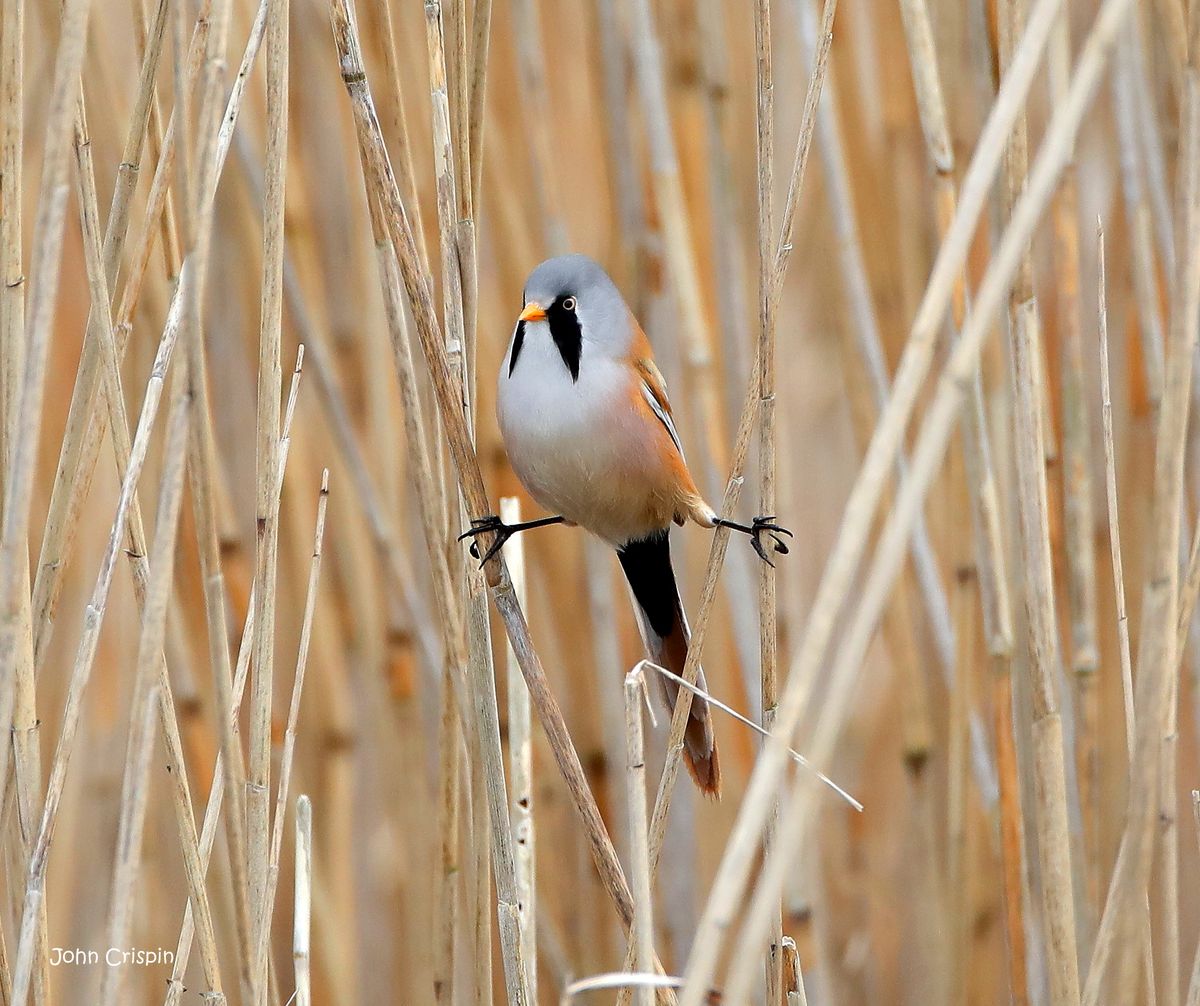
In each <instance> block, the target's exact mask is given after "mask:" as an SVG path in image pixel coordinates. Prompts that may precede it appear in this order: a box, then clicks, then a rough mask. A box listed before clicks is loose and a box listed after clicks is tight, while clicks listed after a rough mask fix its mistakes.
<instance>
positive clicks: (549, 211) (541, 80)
mask: <svg viewBox="0 0 1200 1006" xmlns="http://www.w3.org/2000/svg"><path fill="white" fill-rule="evenodd" d="M613 6H614V7H615V6H616V5H615V4H614V5H613ZM512 22H513V37H514V42H515V44H516V49H517V67H518V71H519V72H518V74H517V85H518V94H519V95H520V102H521V108H522V122H523V123H524V124H525V126H526V127H527V129H526V132H525V134H524V135H525V136H526V137H527V138H528V147H529V154H530V167H531V168H532V170H533V178H534V182H533V185H532V188H533V191H534V192H535V194H536V197H537V209H536V211H535V219H536V220H537V221H538V222H539V223H540V225H541V230H542V241H543V243H544V245H545V249H546V252H547V253H548V256H552V255H561V254H563V253H564V252H566V251H567V250H568V249H569V248H570V245H569V243H568V241H567V225H566V223H565V222H564V220H563V218H562V213H561V207H562V196H561V194H560V192H559V186H558V174H557V172H556V171H555V167H554V154H555V147H554V141H553V138H552V134H551V127H552V126H553V122H552V120H551V115H550V99H549V95H548V94H547V92H546V75H545V72H544V70H543V64H544V62H545V49H544V47H543V35H542V27H541V19H540V18H539V16H538V10H537V0H514V3H513V5H512Z"/></svg>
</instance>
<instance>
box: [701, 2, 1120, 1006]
mask: <svg viewBox="0 0 1200 1006" xmlns="http://www.w3.org/2000/svg"><path fill="white" fill-rule="evenodd" d="M1128 3H1129V0H1107V2H1106V4H1105V5H1104V6H1103V7H1102V9H1101V11H1100V14H1099V15H1098V17H1097V20H1096V23H1095V25H1094V27H1093V29H1092V32H1091V34H1090V35H1089V37H1088V41H1087V43H1086V44H1085V46H1084V49H1083V51H1082V54H1081V56H1080V59H1079V62H1078V64H1077V70H1076V73H1075V75H1074V77H1073V78H1072V81H1071V86H1070V88H1069V91H1068V95H1067V98H1066V100H1064V102H1063V103H1062V104H1061V105H1059V106H1058V108H1057V109H1056V111H1055V114H1054V116H1053V117H1052V118H1051V121H1050V124H1049V126H1048V128H1047V131H1046V137H1045V140H1044V141H1043V145H1042V149H1041V151H1040V153H1039V156H1038V160H1037V162H1036V164H1035V166H1034V170H1033V172H1032V174H1031V175H1030V180H1029V186H1028V188H1027V189H1026V191H1025V193H1024V195H1023V196H1022V197H1021V199H1020V200H1019V201H1018V203H1017V205H1016V208H1015V210H1014V213H1013V218H1012V222H1011V223H1010V225H1009V227H1008V230H1007V231H1006V233H1005V235H1004V238H1003V240H1002V241H1001V244H1000V247H999V249H998V252H997V255H996V257H995V259H994V261H993V263H992V265H991V266H990V267H989V269H988V272H987V274H986V275H985V277H984V281H983V283H982V285H981V287H980V291H979V297H978V301H977V304H976V308H975V312H974V313H973V314H972V316H971V318H970V320H969V322H968V324H967V326H966V327H965V328H964V330H963V334H962V336H961V338H960V340H959V342H958V344H957V345H956V346H955V348H954V351H953V353H952V355H951V358H950V361H949V363H948V364H947V370H946V373H945V374H944V376H943V378H942V380H941V381H940V382H939V386H938V391H937V395H936V397H935V398H934V401H933V403H932V404H931V405H930V408H929V411H928V412H927V413H926V418H925V421H924V422H923V424H922V428H921V435H920V437H919V439H918V441H917V450H916V451H914V454H913V468H912V472H911V477H910V479H909V480H908V481H907V482H906V483H905V485H904V486H903V487H902V488H901V491H900V493H899V494H898V495H897V500H896V504H895V507H894V509H893V511H892V515H891V517H890V518H889V520H888V523H887V526H886V528H885V530H884V533H883V536H882V538H881V540H880V545H879V548H878V552H877V558H876V562H875V564H874V566H873V568H872V571H871V574H870V577H869V580H868V582H867V584H866V588H865V590H864V592H863V593H861V594H860V602H859V606H858V607H857V609H856V623H855V625H854V626H853V627H852V628H851V630H850V635H849V636H848V637H847V642H846V644H845V647H844V649H843V651H842V656H841V658H839V661H838V666H837V667H835V669H834V671H833V674H832V677H831V678H830V680H831V681H835V682H836V681H838V679H839V678H840V677H841V674H843V673H846V669H847V668H848V669H849V673H850V674H851V675H853V673H854V672H855V671H856V670H857V669H858V666H859V664H860V660H859V658H860V656H861V652H862V650H863V649H865V646H866V640H869V639H870V636H871V629H872V628H873V626H874V624H875V619H876V618H877V616H878V613H879V611H880V610H881V609H882V606H883V603H884V600H885V598H886V595H887V588H888V587H890V584H891V580H892V577H893V576H894V574H895V573H896V571H897V569H898V566H899V562H900V559H901V557H902V555H903V550H904V548H905V543H906V541H907V536H908V531H909V530H910V529H911V526H912V524H911V521H912V520H914V519H915V516H916V512H917V511H918V510H919V509H920V505H921V501H922V499H923V495H924V493H925V491H926V490H927V488H928V485H929V483H930V482H931V481H932V478H933V475H934V473H935V471H936V469H937V466H938V461H939V459H940V457H941V454H942V451H943V450H944V448H945V445H946V443H947V441H948V439H949V435H950V430H951V428H952V426H953V423H954V419H955V417H956V415H957V412H958V409H959V407H960V406H961V403H962V398H963V395H964V393H965V390H966V389H968V388H969V387H970V382H971V380H972V375H973V374H974V371H975V367H976V361H977V360H978V356H979V351H980V349H981V348H982V344H983V340H984V337H985V335H986V334H987V323H989V322H990V321H991V319H992V317H993V313H994V312H995V310H996V309H997V308H998V307H999V305H1000V302H1001V300H1002V299H1003V297H1004V295H1005V293H1006V290H1007V285H1008V283H1009V281H1010V280H1011V278H1012V276H1013V274H1014V273H1015V270H1016V266H1017V264H1018V260H1019V258H1020V256H1021V254H1022V250H1023V247H1024V244H1025V243H1026V242H1027V241H1028V238H1029V235H1030V234H1031V233H1032V231H1033V228H1034V225H1035V224H1036V222H1037V219H1038V217H1039V216H1040V213H1041V211H1042V210H1043V209H1044V207H1045V205H1046V203H1047V202H1048V200H1049V197H1050V194H1051V189H1052V187H1053V185H1054V183H1055V181H1056V179H1057V175H1058V172H1059V170H1060V169H1061V165H1062V163H1063V160H1064V154H1065V147H1064V144H1065V142H1069V141H1070V140H1072V139H1073V138H1074V135H1075V133H1076V131H1077V130H1078V128H1079V123H1080V121H1081V120H1082V117H1083V113H1084V111H1085V110H1086V108H1087V107H1088V104H1089V102H1090V99H1091V97H1092V94H1093V92H1094V89H1095V86H1096V84H1097V82H1098V80H1099V76H1100V72H1101V70H1102V69H1103V66H1104V63H1105V61H1106V58H1107V55H1108V50H1109V48H1110V47H1111V43H1112V40H1113V39H1114V37H1115V35H1116V32H1117V29H1118V28H1119V27H1120V25H1121V23H1122V19H1123V16H1124V14H1125V13H1126V11H1127V9H1128ZM1057 6H1058V0H1039V3H1038V4H1037V6H1036V7H1035V8H1034V11H1033V13H1032V15H1031V17H1030V19H1029V22H1028V26H1027V28H1026V32H1025V35H1024V36H1023V38H1022V40H1021V42H1020V43H1019V45H1018V46H1017V48H1016V54H1015V56H1014V59H1013V63H1012V66H1011V68H1010V71H1009V73H1008V74H1007V75H1006V77H1005V79H1004V82H1003V83H1002V85H1001V88H1000V92H999V94H998V96H997V99H996V102H995V104H994V105H993V107H992V111H991V113H990V116H989V119H988V122H987V124H986V125H985V127H984V131H983V135H982V136H981V138H980V141H979V144H978V146H977V148H976V153H975V156H974V157H973V159H972V163H971V166H970V167H969V168H968V170H967V174H966V177H965V179H964V184H963V188H962V200H961V202H960V204H959V208H958V211H957V214H956V216H955V220H954V222H953V223H952V224H951V226H950V229H949V231H948V234H947V238H946V240H945V241H944V242H943V243H942V246H941V248H940V250H939V252H938V257H937V259H936V261H935V263H934V268H933V273H932V275H931V277H930V282H929V285H928V287H927V289H926V292H925V296H924V298H923V301H922V305H921V308H920V310H919V312H918V315H917V318H916V320H915V322H914V325H913V331H912V333H911V334H910V337H909V344H908V346H907V347H906V349H905V353H904V357H903V358H902V360H901V364H900V368H899V370H898V372H897V376H896V381H895V384H894V391H893V395H892V398H891V399H890V400H889V402H888V408H887V409H886V410H885V413H884V415H883V416H882V417H881V419H880V422H879V425H878V427H877V428H876V434H875V437H874V438H873V439H872V443H871V447H870V448H869V449H868V452H867V458H866V460H865V461H864V463H863V466H862V468H861V469H860V472H859V477H858V479H857V481H856V484H855V488H854V490H853V491H852V493H851V497H850V500H849V502H848V503H847V506H846V511H845V516H844V518H843V524H842V531H841V534H840V535H839V539H838V542H837V544H836V545H835V547H834V551H833V554H832V555H831V557H830V560H829V563H828V565H827V566H826V571H825V574H824V576H823V578H822V584H821V587H820V589H819V591H818V596H817V599H816V601H815V602H814V606H813V609H812V613H811V615H810V618H809V626H808V631H807V632H806V633H805V634H804V637H803V640H802V643H801V647H800V650H799V652H798V654H797V656H796V659H795V661H794V663H793V667H792V673H791V674H790V676H789V681H788V686H787V688H786V689H785V691H784V695H783V698H782V701H781V703H780V712H779V719H778V722H777V724H776V729H775V731H773V734H772V739H771V741H769V742H768V744H767V745H766V747H765V748H764V751H763V754H762V755H761V756H760V758H759V761H758V764H757V766H756V767H755V770H754V773H753V775H752V776H751V780H750V785H749V789H748V792H747V795H746V798H745V800H744V802H743V805H742V810H741V812H740V813H739V817H738V821H737V822H736V824H735V827H734V832H733V835H732V837H731V840H730V844H729V845H728V847H727V849H726V853H725V856H724V858H723V860H722V864H721V866H720V868H719V870H718V874H717V877H716V880H715V883H714V887H713V892H712V894H711V895H710V898H709V903H708V906H707V907H706V909H705V912H704V916H703V917H702V919H701V920H700V926H699V930H698V932H697V937H696V941H695V943H694V944H693V951H692V955H691V959H690V961H689V965H688V972H687V974H686V976H685V979H686V984H685V993H684V998H683V999H682V1000H681V1003H683V1006H699V1002H700V996H701V994H702V992H703V990H704V989H706V988H707V986H708V984H709V982H710V981H711V973H712V968H713V967H714V966H715V961H716V949H717V945H718V944H719V942H720V935H721V932H722V930H723V927H724V922H723V920H725V919H727V918H728V917H729V913H730V912H731V910H732V908H733V905H734V904H735V903H736V901H737V900H738V898H739V897H740V894H741V891H742V888H743V885H744V883H745V878H746V875H747V873H748V870H749V867H750V857H749V855H748V853H749V850H751V849H753V848H754V847H755V846H756V845H757V842H758V840H759V836H760V835H761V831H762V827H763V825H764V823H765V821H766V818H767V812H768V809H769V804H770V800H771V799H772V794H773V792H774V790H775V787H776V785H777V784H778V780H779V778H780V777H781V775H782V771H783V768H784V766H785V764H786V744H787V740H788V739H789V738H791V737H792V736H793V735H794V733H795V729H796V727H797V725H798V721H799V719H800V715H801V713H802V712H803V711H804V704H803V700H804V698H805V695H806V691H807V687H806V684H807V683H808V682H811V680H812V678H813V676H814V674H815V672H816V670H817V669H818V668H819V666H820V664H821V661H822V660H823V658H824V655H825V650H826V648H827V646H828V644H829V641H830V638H831V636H832V633H833V628H834V620H835V618H836V614H837V612H838V611H839V610H840V609H841V607H842V602H843V600H844V598H845V596H846V594H847V592H848V590H849V589H850V587H851V584H852V581H853V573H854V570H855V568H856V567H857V564H858V559H859V557H860V556H861V553H862V550H863V547H864V545H865V543H866V537H867V535H868V533H869V526H870V515H871V513H873V511H874V508H875V502H876V501H877V500H878V497H879V493H880V492H881V491H882V489H883V487H884V481H885V477H886V474H887V472H888V470H889V469H890V467H891V465H892V464H893V462H894V458H895V454H896V451H897V450H898V447H899V441H900V437H901V433H902V431H903V428H904V426H905V425H906V423H905V421H906V420H907V418H908V416H909V415H910V413H911V409H912V406H913V404H914V401H915V395H916V392H917V390H918V389H919V386H920V383H921V381H922V379H923V377H924V373H925V371H926V370H927V367H928V364H929V362H930V354H931V352H932V346H933V340H934V338H935V336H936V333H937V330H938V328H939V326H940V323H941V320H942V318H943V316H944V314H945V311H946V309H947V307H948V306H949V301H950V297H951V294H952V292H953V288H954V285H955V279H956V277H957V275H958V273H959V271H960V269H961V267H962V263H963V260H964V258H965V253H966V250H967V245H968V243H969V239H970V235H971V232H973V230H974V224H975V222H976V220H977V218H978V214H979V212H980V210H981V209H982V205H983V201H984V198H985V196H986V192H987V188H988V187H989V185H990V182H991V180H992V178H993V177H994V175H995V171H996V169H997V167H998V166H999V160H1000V155H1001V153H1002V150H1003V146H1004V140H1005V138H1006V136H1007V134H1008V131H1009V127H1010V126H1011V124H1012V122H1013V120H1014V118H1015V116H1016V113H1017V111H1018V110H1019V108H1020V105H1021V102H1022V101H1023V100H1024V96H1025V94H1026V93H1027V92H1028V89H1029V87H1030V84H1031V83H1032V77H1033V73H1034V70H1035V69H1036V62H1037V56H1038V55H1039V53H1040V50H1041V48H1042V46H1043V45H1044V43H1045V39H1046V36H1047V35H1048V33H1049V29H1050V27H1051V24H1052V21H1053V18H1054V16H1055V14H1056V13H1057ZM846 691H847V692H848V691H849V690H848V689H847V690H846ZM845 701H848V696H846V697H845V698H844V699H843V700H842V701H841V702H839V703H838V705H841V704H842V702H845ZM830 711H831V712H840V711H842V710H833V709H832V708H831V710H830ZM822 718H823V719H824V718H825V716H823V717H822ZM832 732H833V731H831V733H832ZM814 754H819V752H814ZM813 761H814V763H815V764H818V765H820V764H821V762H820V761H818V760H817V758H816V757H814V758H813ZM789 816H794V815H793V810H792V809H791V808H789V811H788V813H787V814H785V819H786V818H787V817H789ZM782 828H783V825H782V824H781V830H782ZM787 851H791V852H794V849H792V850H787ZM784 855H785V856H786V852H785V853H784ZM772 858H774V859H779V858H780V853H779V849H778V848H777V850H776V853H775V855H774V856H773V857H772Z"/></svg>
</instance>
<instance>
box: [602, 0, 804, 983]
mask: <svg viewBox="0 0 1200 1006" xmlns="http://www.w3.org/2000/svg"><path fill="white" fill-rule="evenodd" d="M754 52H755V59H754V63H755V78H754V81H755V98H756V100H755V111H756V123H757V132H756V140H757V144H756V152H757V157H756V161H757V165H758V183H757V190H758V324H759V331H758V350H757V352H756V354H755V356H756V359H757V363H758V368H759V369H758V377H757V381H756V383H757V385H758V476H759V487H758V488H759V507H758V512H759V513H761V514H769V515H772V516H773V515H774V514H775V511H776V505H775V482H776V473H775V466H776V458H775V436H776V434H775V427H776V419H775V296H774V294H775V290H774V285H773V282H772V280H773V273H774V266H775V253H776V248H775V211H774V195H773V192H772V189H773V187H774V181H775V174H774V166H773V161H774V156H775V121H774V120H775V74H774V69H773V67H772V62H771V61H772V52H771V3H770V0H756V3H755V5H754ZM758 618H759V627H758V634H759V647H760V651H759V676H760V679H761V680H760V687H761V701H762V709H761V716H760V720H761V722H762V726H763V729H764V730H770V729H771V726H772V724H773V723H774V720H775V707H776V703H777V702H778V701H779V679H778V668H777V664H778V660H779V638H778V627H777V625H776V603H775V569H774V567H773V566H771V564H769V563H765V562H764V563H761V564H760V565H759V576H758ZM625 688H626V691H627V692H628V689H629V685H628V683H627V684H626V686H625ZM626 701H628V699H627V700H626ZM777 814H778V810H777V809H776V810H774V811H772V815H771V816H772V817H775V816H776V815H777ZM771 831H772V825H771V824H768V826H767V828H766V830H765V836H764V846H765V847H766V848H768V849H769V848H770V844H771ZM782 943H783V910H782V906H780V907H777V908H776V910H775V914H774V918H773V919H772V921H771V931H770V936H769V939H768V943H767V948H766V958H765V961H766V1001H767V1002H768V1003H772V1004H777V1003H779V1001H780V999H781V998H782V995H783V992H782V988H783V949H782ZM640 963H644V961H643V962H639V964H640Z"/></svg>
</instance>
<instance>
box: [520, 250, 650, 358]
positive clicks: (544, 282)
mask: <svg viewBox="0 0 1200 1006" xmlns="http://www.w3.org/2000/svg"><path fill="white" fill-rule="evenodd" d="M524 303H525V308H524V310H522V312H521V316H520V318H519V319H518V321H517V330H516V332H515V333H514V335H513V344H512V350H511V352H510V353H509V362H508V372H509V374H510V375H511V374H512V372H513V369H514V368H515V367H516V365H517V360H518V358H519V356H520V354H521V349H522V347H523V345H524V343H525V340H526V339H532V338H549V339H553V340H554V344H555V345H556V346H557V347H558V351H559V354H560V355H561V356H562V360H563V364H564V365H565V366H566V368H567V370H569V371H570V373H571V377H572V379H573V380H578V379H579V365H580V360H581V359H582V357H583V356H585V355H588V354H591V353H595V354H598V355H604V356H609V357H619V356H621V355H623V354H624V353H625V352H627V351H628V349H629V341H630V338H631V336H632V327H631V325H630V315H629V309H628V308H627V307H626V306H625V301H624V299H622V297H621V293H620V291H619V290H618V289H617V287H616V284H615V283H613V281H612V280H611V279H610V278H609V276H608V273H606V272H605V271H604V270H603V269H602V268H601V267H600V265H599V263H597V262H596V261H594V260H593V259H590V258H588V257H587V256H586V255H560V256H558V257H557V258H552V259H547V260H546V261H545V262H543V263H542V264H541V265H539V266H538V267H537V268H536V269H534V270H533V272H532V273H530V274H529V279H527V280H526V281H525V294H524Z"/></svg>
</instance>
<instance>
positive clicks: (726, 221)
mask: <svg viewBox="0 0 1200 1006" xmlns="http://www.w3.org/2000/svg"><path fill="white" fill-rule="evenodd" d="M696 21H697V26H698V29H699V32H700V41H699V48H700V65H701V73H702V81H701V87H702V89H703V92H704V108H705V115H706V121H705V134H706V137H705V138H706V140H707V146H706V148H705V150H706V153H707V159H708V193H707V194H708V202H709V211H710V215H711V217H712V222H711V237H710V242H709V243H710V247H711V248H712V255H713V268H712V272H713V275H714V276H716V277H719V278H720V282H717V283H714V284H713V290H712V293H713V297H714V300H715V301H716V309H717V327H718V330H719V331H720V336H721V348H722V350H723V356H724V360H723V362H724V364H725V367H726V380H725V385H726V389H727V393H726V400H725V408H726V410H727V412H728V414H729V415H731V416H733V415H736V414H737V413H738V411H739V409H740V408H741V389H742V388H744V387H746V386H747V385H749V383H750V372H749V365H750V361H749V360H748V359H747V358H746V347H747V346H748V345H750V320H751V319H752V318H753V316H754V315H753V311H752V310H751V309H750V307H749V305H748V304H747V293H746V283H745V278H744V276H743V268H742V257H741V255H740V254H739V249H737V248H735V247H734V244H733V242H731V241H728V240H726V236H727V235H729V234H732V233H734V231H735V230H736V228H737V223H736V221H737V214H736V208H735V205H734V203H735V193H736V187H735V183H734V181H733V176H732V172H733V167H732V160H733V158H732V156H731V151H730V142H729V127H730V106H731V104H732V102H731V101H730V93H729V91H730V83H729V66H728V63H729V51H728V50H729V45H728V38H727V36H726V32H725V24H724V14H723V11H722V5H721V4H720V2H719V0H702V2H700V3H699V4H697V10H696ZM607 100H608V101H611V100H618V101H619V99H612V98H608V99H607ZM606 104H607V101H606ZM616 156H618V155H617V154H616V152H615V151H614V159H615V157H616ZM622 230H623V232H625V233H635V232H636V228H633V227H630V228H623V229H622ZM620 285H621V286H622V287H623V288H624V284H620ZM738 635H739V637H740V636H741V635H742V633H741V632H739V633H738Z"/></svg>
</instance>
